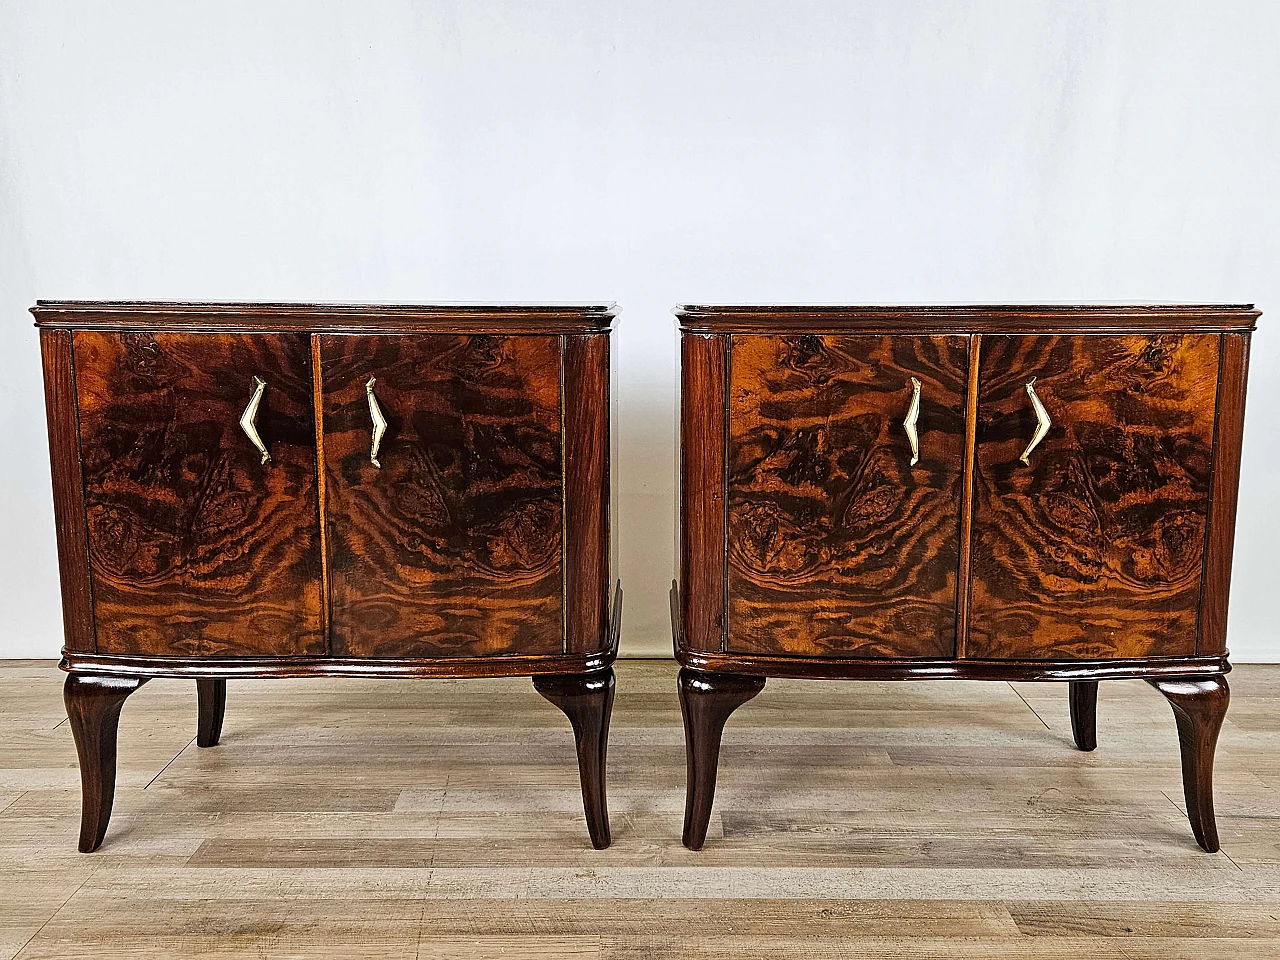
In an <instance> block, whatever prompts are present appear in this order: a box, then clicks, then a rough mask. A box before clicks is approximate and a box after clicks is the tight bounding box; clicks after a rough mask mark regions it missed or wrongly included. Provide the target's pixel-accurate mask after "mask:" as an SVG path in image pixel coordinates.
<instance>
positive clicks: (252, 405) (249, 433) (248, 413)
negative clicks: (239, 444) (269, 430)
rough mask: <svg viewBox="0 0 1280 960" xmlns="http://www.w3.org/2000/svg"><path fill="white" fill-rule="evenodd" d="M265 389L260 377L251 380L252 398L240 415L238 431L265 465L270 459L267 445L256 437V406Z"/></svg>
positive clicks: (265, 386) (264, 383)
mask: <svg viewBox="0 0 1280 960" xmlns="http://www.w3.org/2000/svg"><path fill="white" fill-rule="evenodd" d="M266 389H267V381H265V380H263V379H262V378H261V377H254V378H253V396H251V397H250V398H249V405H248V406H247V407H245V408H244V413H242V414H240V429H241V430H243V431H244V435H245V436H246V437H248V438H249V442H250V443H252V444H253V445H254V446H255V447H257V448H258V452H259V453H260V454H262V462H263V463H264V464H265V463H266V462H267V461H268V460H270V459H271V454H270V453H268V452H267V445H266V444H265V443H263V442H262V438H261V437H260V436H258V427H257V421H258V404H260V403H261V402H262V394H263V393H264V392H265V391H266Z"/></svg>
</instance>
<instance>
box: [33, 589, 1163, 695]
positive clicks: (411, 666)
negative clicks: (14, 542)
mask: <svg viewBox="0 0 1280 960" xmlns="http://www.w3.org/2000/svg"><path fill="white" fill-rule="evenodd" d="M617 597H618V602H619V605H620V602H621V591H619V592H618V594H617ZM616 654H617V650H616V649H614V648H612V647H610V648H609V649H606V650H602V651H599V652H596V653H590V654H576V655H571V656H555V657H521V656H501V657H488V658H469V657H455V658H450V659H439V660H425V659H424V660H390V659H387V660H382V659H360V658H357V657H327V658H319V657H225V658H215V657H117V656H109V655H102V654H73V653H67V654H66V655H65V656H63V658H62V662H61V663H59V664H58V666H59V667H60V668H61V669H63V670H65V671H68V672H70V673H77V674H84V675H93V676H117V677H193V678H194V677H226V678H228V679H234V678H243V677H264V678H288V677H409V678H421V679H431V678H439V679H465V678H474V677H532V676H535V675H541V674H548V673H595V672H596V671H598V670H604V669H606V668H607V667H609V666H611V665H612V664H613V661H614V660H615V659H616ZM1184 672H1185V671H1184Z"/></svg>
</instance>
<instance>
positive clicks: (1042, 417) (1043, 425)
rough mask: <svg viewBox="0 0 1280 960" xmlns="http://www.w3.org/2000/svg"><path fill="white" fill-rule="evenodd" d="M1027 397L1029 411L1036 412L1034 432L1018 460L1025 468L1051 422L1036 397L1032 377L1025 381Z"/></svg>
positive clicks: (1046, 411) (1034, 383)
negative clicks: (1028, 398) (1029, 403)
mask: <svg viewBox="0 0 1280 960" xmlns="http://www.w3.org/2000/svg"><path fill="white" fill-rule="evenodd" d="M1027 396H1028V397H1030V398H1031V409H1032V410H1034V411H1035V412H1036V432H1035V433H1034V434H1032V436H1031V442H1030V443H1028V444H1027V449H1025V450H1023V451H1022V456H1020V457H1019V458H1018V459H1019V460H1021V461H1022V462H1023V463H1025V464H1026V465H1027V466H1030V465H1031V460H1030V459H1029V458H1030V456H1031V451H1032V450H1034V449H1035V448H1036V446H1037V445H1038V444H1039V443H1040V441H1041V440H1043V439H1044V435H1045V434H1046V433H1048V432H1049V427H1050V426H1052V421H1051V420H1050V419H1049V411H1048V410H1046V409H1045V408H1044V404H1043V403H1041V402H1040V398H1039V397H1037V396H1036V378H1035V377H1032V378H1031V379H1030V380H1028V381H1027Z"/></svg>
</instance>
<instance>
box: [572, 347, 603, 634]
mask: <svg viewBox="0 0 1280 960" xmlns="http://www.w3.org/2000/svg"><path fill="white" fill-rule="evenodd" d="M564 489H565V503H564V511H565V588H566V593H567V596H568V604H567V606H566V609H565V618H564V619H565V650H566V652H567V653H592V652H594V651H596V650H601V649H603V648H604V647H606V646H607V645H608V642H609V337H608V335H607V334H592V335H584V336H567V337H565V338H564Z"/></svg>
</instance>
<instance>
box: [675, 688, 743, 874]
mask: <svg viewBox="0 0 1280 960" xmlns="http://www.w3.org/2000/svg"><path fill="white" fill-rule="evenodd" d="M678 682H679V689H680V712H681V714H683V716H684V747H685V763H686V771H687V772H686V776H687V778H688V779H687V784H686V789H685V800H684V838H683V839H684V845H685V846H686V847H688V848H689V849H690V850H701V849H702V844H703V843H704V842H705V841H706V839H707V825H708V824H709V823H710V822H711V803H712V801H713V800H714V799H715V795H716V766H717V764H718V763H719V761H720V737H721V735H722V734H723V733H724V725H725V721H726V720H728V719H729V715H730V714H731V713H733V711H734V710H736V709H738V707H740V706H742V705H743V704H744V703H746V702H747V701H748V700H750V699H751V698H752V697H754V696H755V695H756V694H757V693H759V692H760V691H761V690H763V689H764V677H748V676H740V675H738V674H729V673H703V672H701V671H699V670H690V669H688V668H687V667H686V668H682V669H681V671H680V679H679V681H678Z"/></svg>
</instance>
